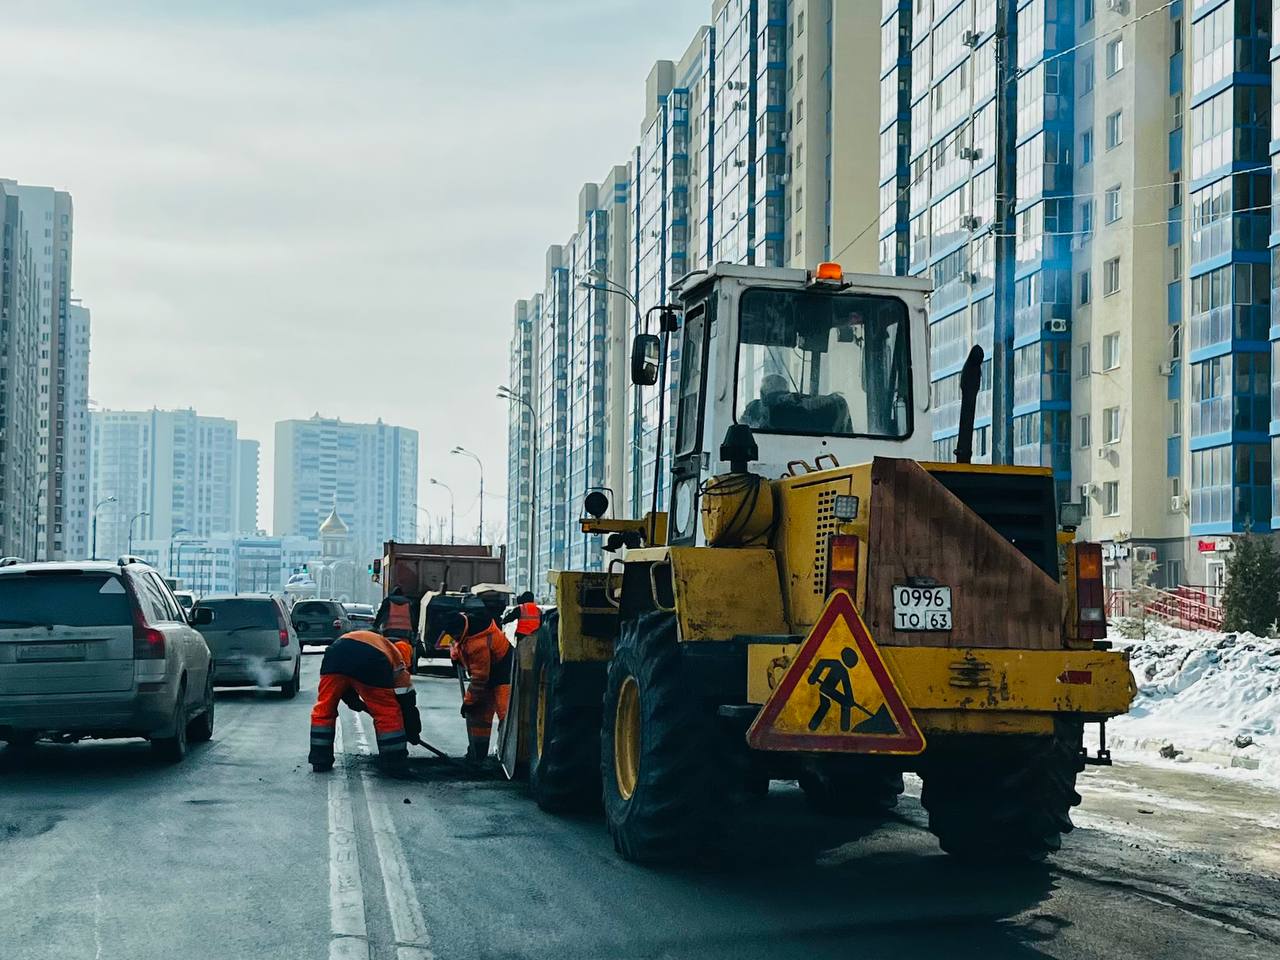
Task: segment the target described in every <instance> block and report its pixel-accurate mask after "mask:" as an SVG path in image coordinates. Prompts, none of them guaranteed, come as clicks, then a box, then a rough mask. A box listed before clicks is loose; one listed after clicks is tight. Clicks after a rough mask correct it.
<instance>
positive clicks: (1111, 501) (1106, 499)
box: [1102, 480, 1120, 517]
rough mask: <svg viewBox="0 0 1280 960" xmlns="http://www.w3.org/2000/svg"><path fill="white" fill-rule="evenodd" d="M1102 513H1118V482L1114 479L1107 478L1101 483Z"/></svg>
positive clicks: (1113, 515)
mask: <svg viewBox="0 0 1280 960" xmlns="http://www.w3.org/2000/svg"><path fill="white" fill-rule="evenodd" d="M1102 513H1103V516H1107V517H1115V516H1118V515H1119V513H1120V484H1119V483H1118V482H1117V481H1115V480H1108V481H1107V482H1106V483H1104V484H1103V485H1102Z"/></svg>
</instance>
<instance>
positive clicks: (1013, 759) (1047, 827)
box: [920, 720, 1084, 863]
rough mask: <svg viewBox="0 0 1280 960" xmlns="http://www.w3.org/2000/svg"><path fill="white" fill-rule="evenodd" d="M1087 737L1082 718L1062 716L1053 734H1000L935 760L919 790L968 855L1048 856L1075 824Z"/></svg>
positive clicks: (943, 833)
mask: <svg viewBox="0 0 1280 960" xmlns="http://www.w3.org/2000/svg"><path fill="white" fill-rule="evenodd" d="M1082 743H1083V727H1082V724H1081V723H1080V722H1079V721H1073V720H1059V721H1057V723H1056V724H1055V732H1054V735H1053V736H1051V737H1018V738H1016V739H1015V738H1009V739H1008V740H1005V739H1004V738H995V740H994V743H984V744H982V745H975V746H976V749H975V750H974V752H972V753H971V752H970V751H968V750H963V751H961V750H957V751H956V752H955V753H954V754H950V755H948V754H946V753H944V754H942V755H941V756H939V757H937V758H935V759H933V760H931V761H930V762H929V764H928V766H927V767H926V768H925V770H924V772H923V778H924V790H923V791H922V793H921V797H920V802H921V804H922V805H923V806H924V808H925V810H927V811H928V813H929V830H930V831H931V832H932V833H933V835H934V836H936V837H937V838H938V843H939V845H940V846H941V847H942V849H943V850H945V851H946V852H947V853H949V854H951V855H952V856H955V857H959V858H961V859H964V860H969V861H975V862H977V861H985V862H996V863H1001V862H1003V863H1009V862H1018V861H1024V862H1025V861H1037V860H1043V859H1044V858H1045V856H1047V855H1048V854H1050V853H1052V852H1054V851H1055V850H1057V849H1059V848H1060V847H1061V846H1062V834H1064V833H1069V832H1070V831H1071V830H1072V829H1073V827H1074V825H1073V824H1072V823H1071V816H1070V813H1071V808H1072V807H1074V806H1076V805H1077V804H1078V803H1079V802H1080V794H1078V793H1076V774H1078V773H1079V772H1080V771H1081V770H1082V769H1084V761H1083V760H1082V758H1081V756H1080V748H1081V745H1082Z"/></svg>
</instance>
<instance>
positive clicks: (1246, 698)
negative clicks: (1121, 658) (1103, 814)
mask: <svg viewBox="0 0 1280 960" xmlns="http://www.w3.org/2000/svg"><path fill="white" fill-rule="evenodd" d="M1122 625H1123V624H1117V623H1113V624H1112V626H1111V631H1110V633H1111V635H1112V637H1113V638H1114V639H1115V642H1116V646H1117V647H1118V648H1121V649H1128V650H1129V656H1130V666H1131V668H1132V670H1133V676H1134V680H1135V681H1136V682H1137V685H1138V696H1137V699H1136V700H1134V704H1133V709H1132V710H1131V711H1130V713H1129V715H1128V716H1124V717H1117V718H1116V719H1115V720H1113V721H1111V722H1110V723H1108V724H1107V737H1108V740H1109V741H1111V746H1112V747H1113V749H1114V750H1115V753H1116V755H1117V756H1127V757H1130V758H1135V759H1141V760H1147V761H1153V762H1156V763H1169V762H1171V761H1172V762H1184V763H1185V762H1190V761H1194V762H1203V763H1208V764H1212V765H1214V766H1217V767H1223V768H1228V769H1231V771H1232V773H1237V772H1239V774H1240V775H1244V776H1248V777H1249V778H1251V779H1252V778H1259V779H1265V780H1268V781H1271V782H1273V783H1275V784H1276V785H1280V640H1273V639H1269V638H1266V637H1255V636H1254V635H1253V634H1249V633H1241V634H1232V633H1216V632H1212V631H1206V630H1198V631H1192V630H1179V629H1177V628H1175V627H1167V626H1164V625H1163V624H1150V623H1149V624H1148V635H1147V638H1146V639H1145V640H1125V639H1122V638H1121V637H1120V636H1119V634H1120V629H1119V628H1120V627H1121V626H1122ZM1162 749H1163V755H1162ZM1171 754H1172V756H1171Z"/></svg>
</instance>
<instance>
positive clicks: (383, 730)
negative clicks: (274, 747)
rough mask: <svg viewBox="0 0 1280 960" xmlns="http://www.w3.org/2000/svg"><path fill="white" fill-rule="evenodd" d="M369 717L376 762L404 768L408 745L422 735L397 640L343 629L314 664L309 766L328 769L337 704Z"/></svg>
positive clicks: (395, 767) (409, 680)
mask: <svg viewBox="0 0 1280 960" xmlns="http://www.w3.org/2000/svg"><path fill="white" fill-rule="evenodd" d="M339 702H345V703H346V704H347V706H348V707H349V708H350V709H352V710H355V711H357V712H359V711H361V710H367V711H368V713H369V715H370V716H371V717H373V729H374V732H375V733H376V734H377V739H378V762H379V763H380V764H381V765H382V766H383V767H384V768H385V769H389V770H398V769H400V768H402V767H403V766H404V763H405V761H406V760H407V759H408V756H409V743H410V742H411V741H412V742H414V743H416V742H417V741H418V738H419V735H420V734H421V733H422V720H421V718H420V717H419V716H418V705H417V695H416V694H415V693H414V691H413V681H412V680H411V679H410V677H409V670H408V668H407V667H406V666H405V659H404V654H403V652H402V650H401V649H400V648H399V647H398V645H397V644H393V643H392V642H391V641H390V640H388V639H386V638H385V637H383V636H382V635H381V634H377V633H374V632H372V631H371V630H353V631H351V632H350V633H345V634H343V635H342V636H341V637H339V638H338V639H337V640H335V641H334V642H333V643H332V644H330V645H329V647H328V648H327V649H326V650H325V652H324V659H323V660H322V661H321V662H320V691H319V693H318V694H317V696H316V705H315V707H314V708H312V710H311V753H310V754H309V756H308V757H307V759H308V760H309V761H310V763H311V768H312V769H313V770H316V771H317V772H319V771H324V770H331V769H333V740H334V734H335V731H336V730H337V725H338V703H339Z"/></svg>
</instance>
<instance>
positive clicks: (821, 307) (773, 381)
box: [736, 288, 911, 439]
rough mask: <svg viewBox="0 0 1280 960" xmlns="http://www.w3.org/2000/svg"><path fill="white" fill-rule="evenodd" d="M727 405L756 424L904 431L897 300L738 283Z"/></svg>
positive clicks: (907, 392) (904, 365)
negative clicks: (734, 371) (731, 398)
mask: <svg viewBox="0 0 1280 960" xmlns="http://www.w3.org/2000/svg"><path fill="white" fill-rule="evenodd" d="M736 410H737V419H738V422H739V423H745V424H747V425H748V426H749V427H751V429H753V430H755V431H757V432H761V433H793V434H811V435H820V436H842V437H853V436H868V437H884V438H890V439H902V438H904V437H906V436H909V435H910V433H911V354H910V350H909V348H908V342H907V310H906V307H905V306H904V305H903V303H902V301H900V300H897V299H894V298H892V297H870V296H860V295H855V294H847V293H838V292H834V291H830V290H796V289H785V290H784V289H765V288H757V289H754V290H748V291H746V292H745V293H744V294H743V295H742V310H741V329H740V336H739V342H738V387H737V405H736Z"/></svg>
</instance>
